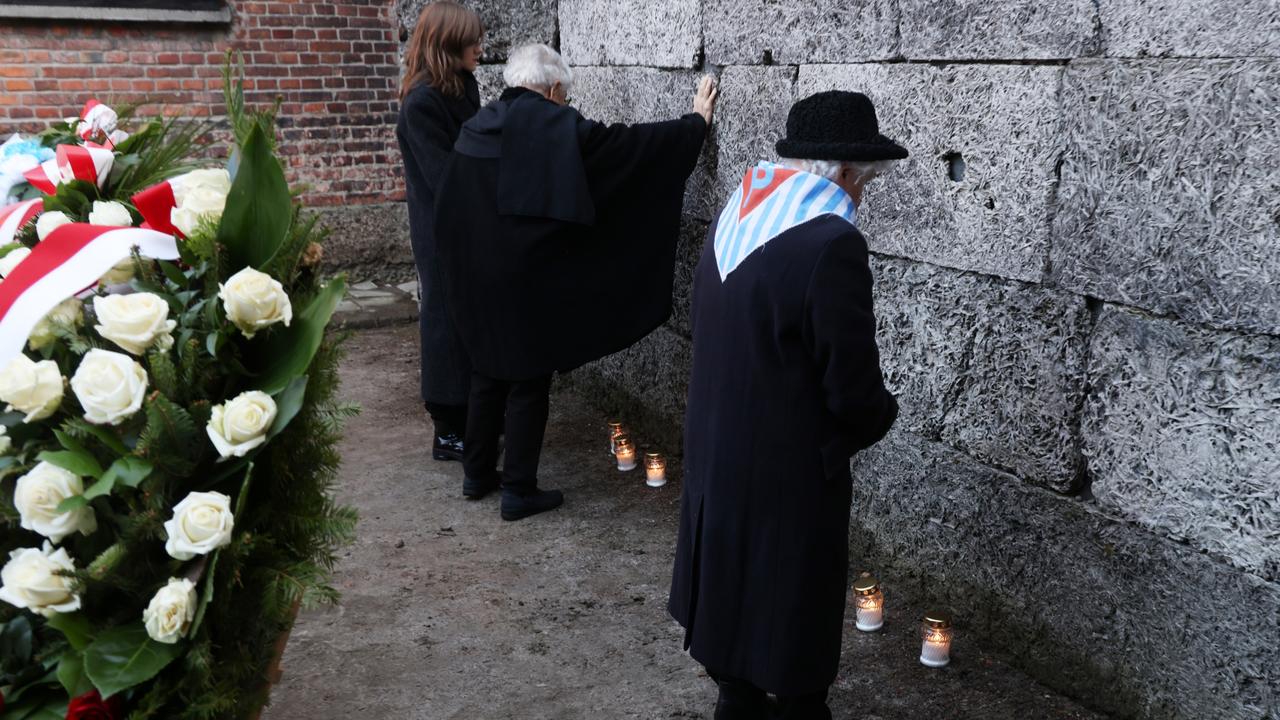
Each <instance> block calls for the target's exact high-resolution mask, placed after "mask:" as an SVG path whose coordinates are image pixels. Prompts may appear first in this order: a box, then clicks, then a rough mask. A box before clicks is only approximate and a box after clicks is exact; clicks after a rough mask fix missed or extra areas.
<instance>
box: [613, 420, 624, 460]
mask: <svg viewBox="0 0 1280 720" xmlns="http://www.w3.org/2000/svg"><path fill="white" fill-rule="evenodd" d="M623 435H626V431H625V430H623V429H622V422H621V421H620V420H610V421H609V454H610V455H613V454H614V453H616V452H617V451H618V448H616V447H614V445H613V443H614V441H615V440H617V439H618V438H619V437H621V436H623Z"/></svg>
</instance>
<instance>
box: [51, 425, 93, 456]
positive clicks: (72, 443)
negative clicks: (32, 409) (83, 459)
mask: <svg viewBox="0 0 1280 720" xmlns="http://www.w3.org/2000/svg"><path fill="white" fill-rule="evenodd" d="M53 435H54V437H56V438H58V443H59V444H61V445H62V447H64V448H66V449H67V450H70V451H72V452H77V453H84V454H86V455H87V454H89V451H88V450H85V449H84V446H83V445H81V444H80V441H79V440H76V439H75V438H73V437H71V435H69V434H67V433H65V432H63V431H61V430H54V431H53Z"/></svg>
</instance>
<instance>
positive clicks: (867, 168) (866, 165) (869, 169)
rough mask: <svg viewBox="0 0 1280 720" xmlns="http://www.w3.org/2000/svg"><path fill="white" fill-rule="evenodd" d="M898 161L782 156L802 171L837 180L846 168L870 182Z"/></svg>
mask: <svg viewBox="0 0 1280 720" xmlns="http://www.w3.org/2000/svg"><path fill="white" fill-rule="evenodd" d="M897 163H898V161H897V160H864V161H849V160H808V159H798V158H782V164H783V165H785V166H786V167H789V168H794V169H796V170H800V171H802V172H807V173H812V174H814V175H821V176H822V177H824V178H826V179H828V180H832V181H836V180H839V179H840V173H841V172H843V171H844V169H845V168H849V169H850V170H852V171H853V173H854V175H855V176H856V177H858V178H859V179H861V180H862V181H863V182H870V181H871V180H872V179H873V178H876V177H879V176H881V175H883V174H885V173H887V172H889V170H890V169H891V168H892V167H893V166H894V165H896V164H897Z"/></svg>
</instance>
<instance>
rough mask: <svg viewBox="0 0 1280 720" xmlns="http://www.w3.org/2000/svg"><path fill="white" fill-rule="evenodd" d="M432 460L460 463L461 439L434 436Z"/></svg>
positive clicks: (458, 436) (450, 436)
mask: <svg viewBox="0 0 1280 720" xmlns="http://www.w3.org/2000/svg"><path fill="white" fill-rule="evenodd" d="M431 457H432V459H434V460H440V461H442V462H448V461H450V460H454V461H457V462H462V437H461V436H460V435H436V441H435V444H434V445H433V446H432V448H431Z"/></svg>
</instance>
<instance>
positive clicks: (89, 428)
mask: <svg viewBox="0 0 1280 720" xmlns="http://www.w3.org/2000/svg"><path fill="white" fill-rule="evenodd" d="M64 427H66V428H67V429H68V430H71V431H74V432H82V433H85V434H86V435H92V436H93V437H96V438H98V440H101V441H102V444H103V445H106V446H107V447H109V448H111V450H112V452H115V453H116V454H117V455H124V454H126V453H128V452H129V448H127V447H125V444H124V443H123V442H122V441H121V440H120V436H119V435H117V434H116V432H115V430H113V429H111V427H110V426H107V425H94V424H93V423H91V422H87V421H85V420H69V421H67V423H66V425H64Z"/></svg>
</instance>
